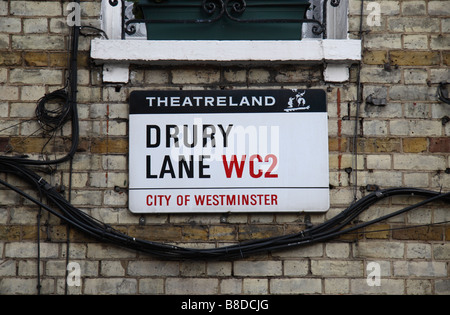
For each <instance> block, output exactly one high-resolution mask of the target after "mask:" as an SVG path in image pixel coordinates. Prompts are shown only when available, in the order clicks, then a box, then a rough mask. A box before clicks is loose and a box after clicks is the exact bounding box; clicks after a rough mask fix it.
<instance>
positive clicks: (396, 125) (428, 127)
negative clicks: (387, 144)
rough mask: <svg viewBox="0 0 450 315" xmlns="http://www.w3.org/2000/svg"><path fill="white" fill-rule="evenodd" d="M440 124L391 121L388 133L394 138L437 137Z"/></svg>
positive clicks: (439, 131)
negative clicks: (394, 136)
mask: <svg viewBox="0 0 450 315" xmlns="http://www.w3.org/2000/svg"><path fill="white" fill-rule="evenodd" d="M441 129H442V123H441V122H439V121H433V120H391V121H390V132H391V135H396V136H410V137H420V136H437V135H440V134H441Z"/></svg>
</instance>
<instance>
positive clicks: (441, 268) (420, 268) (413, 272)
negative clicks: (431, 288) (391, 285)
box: [394, 261, 447, 277]
mask: <svg viewBox="0 0 450 315" xmlns="http://www.w3.org/2000/svg"><path fill="white" fill-rule="evenodd" d="M446 275H447V268H446V263H445V262H428V261H395V262H394V276H406V277H445V276H446Z"/></svg>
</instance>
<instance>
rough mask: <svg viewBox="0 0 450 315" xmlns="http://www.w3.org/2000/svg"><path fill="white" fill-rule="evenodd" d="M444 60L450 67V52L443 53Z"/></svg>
mask: <svg viewBox="0 0 450 315" xmlns="http://www.w3.org/2000/svg"><path fill="white" fill-rule="evenodd" d="M442 59H443V60H444V64H446V65H447V66H450V51H443V52H442Z"/></svg>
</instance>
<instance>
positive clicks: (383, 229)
mask: <svg viewBox="0 0 450 315" xmlns="http://www.w3.org/2000/svg"><path fill="white" fill-rule="evenodd" d="M389 229H390V225H389V224H374V225H371V226H368V227H366V228H365V229H364V232H365V236H366V238H368V239H388V238H389V236H390V231H389Z"/></svg>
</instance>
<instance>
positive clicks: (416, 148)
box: [403, 138, 428, 153]
mask: <svg viewBox="0 0 450 315" xmlns="http://www.w3.org/2000/svg"><path fill="white" fill-rule="evenodd" d="M427 147H428V140H427V138H403V152H405V153H419V152H426V151H427Z"/></svg>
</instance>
